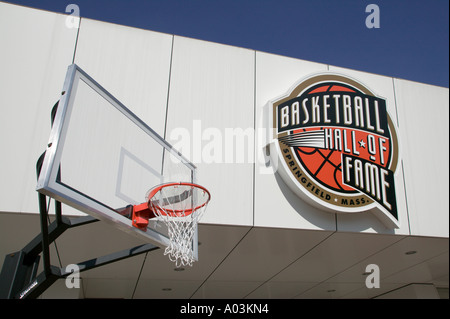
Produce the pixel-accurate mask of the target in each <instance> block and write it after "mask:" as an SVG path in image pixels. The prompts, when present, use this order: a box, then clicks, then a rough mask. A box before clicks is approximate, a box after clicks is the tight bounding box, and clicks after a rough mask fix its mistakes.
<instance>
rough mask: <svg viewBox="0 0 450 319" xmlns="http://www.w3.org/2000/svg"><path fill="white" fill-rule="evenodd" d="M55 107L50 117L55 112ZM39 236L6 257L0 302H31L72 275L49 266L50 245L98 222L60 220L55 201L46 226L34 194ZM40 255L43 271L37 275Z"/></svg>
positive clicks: (108, 259)
mask: <svg viewBox="0 0 450 319" xmlns="http://www.w3.org/2000/svg"><path fill="white" fill-rule="evenodd" d="M57 106H58V103H56V104H55V106H54V108H53V111H52V123H53V114H54V113H55V112H54V111H55V109H56V108H57ZM44 155H45V152H44V153H43V154H42V155H41V156H40V158H39V159H38V161H37V164H36V173H37V176H38V178H39V174H40V171H41V168H42V163H43V159H44ZM38 199H39V215H40V225H41V232H40V234H39V235H37V236H36V237H35V238H33V239H32V240H31V241H30V242H29V243H28V244H27V245H26V246H25V247H24V248H23V249H22V250H20V251H17V252H13V253H10V254H7V255H6V256H5V259H4V262H3V267H2V270H1V273H0V299H34V298H37V297H39V296H40V295H41V294H42V293H43V292H44V291H45V290H47V289H48V288H49V287H50V286H51V285H53V284H54V283H55V281H56V280H58V279H62V278H66V277H67V276H69V275H71V274H72V272H68V271H66V267H56V266H53V265H51V264H50V245H51V243H53V242H54V241H55V240H56V239H57V238H58V237H59V236H61V235H62V234H63V233H64V232H65V231H66V230H68V229H70V228H74V227H79V226H83V225H87V224H90V223H94V222H97V221H99V220H98V219H96V218H94V217H92V216H82V217H75V218H68V217H66V216H62V204H61V202H59V201H57V200H55V220H54V221H53V222H51V223H50V224H49V215H48V213H49V212H48V208H47V196H45V195H43V194H41V193H38ZM129 210H130V207H125V208H124V209H123V214H124V215H125V214H129ZM156 249H159V247H158V246H155V245H153V244H150V243H147V244H142V245H139V246H136V247H133V248H130V249H125V250H122V251H118V252H115V253H112V254H108V255H105V256H102V257H98V258H93V259H90V260H86V261H83V262H80V263H78V264H77V266H78V269H79V271H80V272H83V271H86V270H90V269H93V268H97V267H100V266H104V265H107V264H110V263H114V262H116V261H119V260H123V259H126V258H129V257H134V256H137V255H140V254H143V253H147V252H150V251H153V250H156ZM41 255H42V261H43V271H42V272H41V273H40V274H39V275H37V272H38V267H39V263H40V259H41Z"/></svg>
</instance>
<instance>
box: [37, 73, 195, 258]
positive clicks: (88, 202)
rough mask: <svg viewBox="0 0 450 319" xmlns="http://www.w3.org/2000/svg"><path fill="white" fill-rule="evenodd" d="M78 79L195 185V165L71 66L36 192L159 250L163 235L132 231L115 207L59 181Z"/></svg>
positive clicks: (130, 224)
mask: <svg viewBox="0 0 450 319" xmlns="http://www.w3.org/2000/svg"><path fill="white" fill-rule="evenodd" d="M80 80H82V81H84V82H85V83H86V84H87V85H89V86H90V88H91V89H93V90H94V91H95V92H96V93H98V94H99V95H100V96H102V97H103V98H104V99H105V100H106V101H108V102H109V104H111V105H112V106H114V107H115V108H116V109H117V110H118V111H120V112H121V113H122V114H123V115H124V116H126V117H127V118H128V119H129V120H130V121H132V122H133V123H134V124H135V125H136V126H138V127H139V128H140V129H141V130H142V131H143V132H145V133H146V134H148V136H149V137H150V138H153V139H154V140H156V141H157V142H158V143H159V144H160V145H161V146H162V147H163V148H164V149H165V150H167V151H168V152H170V154H171V155H173V156H174V157H175V158H177V159H178V160H179V161H180V162H182V163H183V164H184V165H186V166H187V167H188V168H189V169H191V172H192V173H191V182H192V183H195V182H196V166H195V165H194V164H193V163H191V162H190V161H189V160H188V159H186V158H185V157H184V156H183V155H182V154H181V153H180V152H178V151H177V150H175V149H174V148H173V147H172V145H170V144H169V143H168V142H167V141H166V140H165V139H163V138H162V137H161V136H160V135H159V134H158V133H156V132H155V131H154V130H153V129H152V128H151V127H149V126H148V125H147V124H146V123H145V122H144V121H142V120H141V119H140V118H139V117H138V116H136V114H134V113H133V112H132V111H131V110H130V109H128V108H127V107H126V106H125V105H124V104H122V103H121V102H120V101H119V100H118V99H116V98H115V97H114V96H113V95H112V94H111V93H109V92H108V91H107V90H106V89H105V88H104V87H102V86H101V85H100V84H99V83H97V82H96V81H95V80H94V79H93V78H92V77H90V76H89V75H88V74H87V73H86V72H84V71H83V70H82V69H81V68H80V67H79V66H77V65H76V64H72V65H70V66H69V67H68V70H67V74H66V78H65V81H64V85H63V90H62V95H61V98H60V101H59V105H58V109H57V112H56V114H55V118H54V122H53V125H52V130H51V132H50V137H49V140H48V143H47V148H46V151H45V157H44V161H43V165H42V168H41V172H40V175H39V178H38V182H37V186H36V191H38V192H39V193H41V194H44V195H46V196H49V197H52V198H54V199H55V200H57V201H60V202H62V203H64V204H66V205H69V206H71V207H73V208H75V209H77V210H79V211H81V212H83V213H86V214H89V215H91V216H93V217H94V218H97V219H99V220H102V221H104V222H107V223H109V224H112V225H113V226H115V227H117V228H119V229H120V230H122V231H124V232H126V233H129V234H131V235H134V236H137V237H139V238H141V239H143V240H145V241H146V242H150V243H152V244H155V245H157V246H159V247H166V246H167V245H168V244H169V239H168V238H167V236H165V235H163V234H161V233H159V232H157V231H156V230H153V229H150V228H147V230H146V231H142V230H139V229H137V228H135V227H134V226H133V225H132V221H131V219H129V218H127V217H125V216H122V215H120V214H119V213H118V212H117V211H116V209H119V207H114V208H111V207H108V206H107V205H105V204H102V203H101V202H99V201H97V200H95V199H94V198H91V197H90V196H89V195H87V194H83V193H81V192H79V191H77V190H76V189H74V188H72V187H70V186H69V185H65V184H64V183H62V182H61V181H60V180H59V177H58V176H59V169H60V167H61V165H63V163H61V157H62V152H63V149H64V142H65V137H66V135H67V129H68V124H69V122H70V114H71V112H72V109H73V107H74V96H75V94H73V92H74V91H75V90H76V88H77V85H78V82H79V81H80ZM164 154H165V153H164ZM153 186H155V185H149V188H151V187H153ZM143 195H144V194H143ZM193 252H194V256H195V259H196V260H198V227H196V229H195V236H194V242H193Z"/></svg>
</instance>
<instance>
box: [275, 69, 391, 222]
mask: <svg viewBox="0 0 450 319" xmlns="http://www.w3.org/2000/svg"><path fill="white" fill-rule="evenodd" d="M269 118H270V119H271V120H270V127H271V128H272V129H273V132H274V133H273V136H272V139H273V144H274V146H275V148H276V151H275V152H271V156H272V157H277V158H274V160H275V161H278V162H281V165H279V167H278V168H279V169H278V172H279V173H280V175H281V176H282V177H283V180H284V181H285V182H286V183H287V184H288V185H289V186H290V188H291V189H292V190H293V191H294V192H295V193H297V194H298V195H300V197H302V198H303V199H304V200H306V201H307V202H309V203H310V204H312V205H314V206H318V207H320V208H324V209H325V210H327V211H332V212H341V213H356V212H362V211H368V210H371V211H373V212H374V213H375V214H376V215H377V216H378V217H379V218H380V219H382V221H384V222H385V224H386V225H387V226H389V227H392V228H398V226H399V224H398V216H397V204H396V196H395V182H394V173H395V170H396V167H397V162H398V142H397V135H396V131H395V127H394V125H393V122H392V120H391V118H390V116H389V114H388V112H387V108H386V101H385V100H384V99H383V98H381V97H378V96H376V95H375V94H374V93H373V92H372V91H370V90H369V89H368V88H367V87H365V86H363V85H362V84H360V83H359V82H357V81H355V80H353V79H350V78H348V77H345V76H342V75H338V74H332V73H329V74H319V75H315V76H312V77H310V78H308V79H306V80H304V81H301V82H300V83H299V84H298V85H296V86H294V88H293V89H292V90H291V92H289V94H288V95H287V96H284V97H282V98H279V99H277V100H276V101H274V102H270V103H269Z"/></svg>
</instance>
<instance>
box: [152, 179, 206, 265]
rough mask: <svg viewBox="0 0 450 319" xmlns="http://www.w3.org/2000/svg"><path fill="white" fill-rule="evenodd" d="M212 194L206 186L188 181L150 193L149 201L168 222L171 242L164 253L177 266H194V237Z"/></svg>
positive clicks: (153, 208) (171, 184)
mask: <svg viewBox="0 0 450 319" xmlns="http://www.w3.org/2000/svg"><path fill="white" fill-rule="evenodd" d="M209 199H210V194H209V192H208V191H207V190H206V189H204V188H203V187H201V186H199V185H195V184H188V183H169V184H165V185H162V186H158V187H155V188H153V189H152V190H150V191H149V193H148V204H149V207H150V208H151V209H152V210H153V211H154V213H155V214H156V215H157V216H158V217H159V219H161V220H162V221H163V222H164V223H165V224H166V226H167V229H168V234H169V239H170V244H169V245H168V246H167V247H166V249H165V251H164V255H168V256H169V259H170V260H171V261H173V262H175V264H176V266H177V267H181V266H187V265H189V266H192V263H193V262H194V260H195V258H194V250H193V237H194V235H195V230H196V227H197V224H198V221H199V219H200V218H201V216H202V215H203V213H204V211H205V210H206V206H207V204H208V202H209Z"/></svg>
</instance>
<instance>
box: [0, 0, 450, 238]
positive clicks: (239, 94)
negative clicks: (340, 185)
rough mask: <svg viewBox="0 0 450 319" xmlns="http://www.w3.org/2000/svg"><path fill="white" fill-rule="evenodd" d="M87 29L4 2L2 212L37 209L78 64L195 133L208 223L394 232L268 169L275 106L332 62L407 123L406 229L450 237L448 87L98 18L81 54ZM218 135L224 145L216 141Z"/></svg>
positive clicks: (124, 96)
mask: <svg viewBox="0 0 450 319" xmlns="http://www.w3.org/2000/svg"><path fill="white" fill-rule="evenodd" d="M77 32H78V30H77V29H70V28H67V27H66V26H65V16H63V15H60V14H55V13H49V12H44V11H38V10H32V9H28V8H23V7H18V6H12V5H7V4H4V3H0V41H1V45H2V50H0V64H1V70H2V74H1V76H0V90H1V94H0V105H1V107H2V111H3V115H2V117H0V121H1V122H0V130H1V136H2V138H1V139H0V147H1V149H2V151H3V152H4V153H3V154H4V156H2V165H1V166H0V173H1V179H2V183H1V186H0V205H1V206H0V211H1V212H17V213H19V212H30V213H37V212H38V207H37V196H36V193H35V191H34V189H35V184H36V174H35V164H36V160H37V158H38V157H39V155H40V154H41V153H42V151H43V150H44V149H45V145H46V142H47V139H48V136H49V132H50V110H51V108H52V106H53V104H54V103H55V102H56V101H57V100H58V98H59V94H60V90H61V87H62V84H63V80H64V75H65V72H66V69H67V66H68V65H69V64H71V63H72V61H74V62H75V63H77V64H79V65H80V67H81V68H83V69H84V70H85V71H86V72H87V73H88V74H90V75H91V76H92V77H93V78H94V79H95V80H96V81H98V82H99V83H100V84H101V85H103V86H104V87H105V88H106V89H108V90H109V91H110V92H111V93H112V94H113V95H114V96H116V97H117V98H118V99H119V100H120V101H122V102H123V103H124V104H125V105H127V107H129V108H130V109H131V110H132V111H133V112H135V113H136V114H137V115H139V116H140V117H141V118H142V119H143V120H144V121H146V122H147V123H148V124H149V125H150V126H151V127H153V128H154V129H155V130H156V131H157V132H158V133H160V134H161V135H164V136H165V137H166V138H167V139H168V140H169V141H170V142H172V143H173V144H175V145H177V144H178V146H179V142H180V135H179V134H178V133H180V132H185V133H186V134H188V135H189V137H190V141H191V145H190V146H189V147H188V148H189V150H186V149H182V150H181V151H182V152H183V153H185V155H187V157H188V158H190V159H191V160H192V161H193V162H194V163H195V164H196V165H197V166H198V172H199V174H198V182H199V183H201V184H203V185H205V186H206V187H208V188H209V189H210V191H211V193H212V202H211V205H210V206H209V208H208V213H207V215H205V217H204V219H203V223H206V224H222V225H237V226H258V227H259V226H264V227H279V228H295V229H311V230H328V231H335V230H338V231H350V232H372V233H384V234H390V233H393V231H391V230H388V229H386V228H385V227H384V226H382V224H381V223H380V222H379V221H378V220H377V219H376V218H375V217H373V216H372V215H370V213H367V214H366V213H364V214H357V215H355V216H344V215H338V214H332V213H331V214H330V213H325V212H322V211H320V210H318V209H316V208H313V207H311V206H309V205H308V204H305V203H304V202H303V201H301V200H300V199H299V198H297V197H296V196H295V195H294V194H293V193H292V192H291V191H290V190H289V188H288V187H286V186H285V185H284V184H283V181H282V180H281V179H280V178H279V177H278V176H277V175H273V174H267V171H264V169H265V168H266V167H265V166H264V165H261V157H260V156H261V151H262V150H261V147H260V146H261V145H260V144H259V142H260V141H259V135H258V134H259V132H258V129H260V128H261V127H262V124H261V118H262V111H263V107H264V105H265V104H266V103H267V102H268V101H269V100H270V99H274V98H276V97H278V96H280V95H282V94H284V93H285V92H286V91H287V90H288V89H289V88H290V87H291V86H292V85H293V84H294V83H295V82H296V81H298V80H299V79H301V78H303V77H305V76H307V75H309V74H312V73H315V72H323V71H327V70H329V71H333V72H338V73H343V74H346V75H350V76H352V77H354V78H356V79H358V80H359V81H361V82H362V83H364V84H366V85H367V86H368V87H369V88H370V89H372V90H373V91H374V92H375V93H376V94H377V95H380V96H382V97H384V98H386V99H387V102H388V107H389V112H390V114H391V115H392V117H393V119H394V120H395V121H398V123H397V124H398V136H399V144H400V159H401V163H399V167H398V169H397V173H396V178H397V179H396V187H397V189H396V194H397V199H398V206H399V215H400V223H401V227H400V229H398V230H396V231H395V233H397V234H404V235H408V234H411V235H420V236H441V237H448V211H449V207H448V190H449V189H448V188H449V187H448V180H449V178H448V176H449V174H448V173H449V172H448V155H449V154H448V144H449V143H448V127H449V126H448V109H449V104H448V97H449V94H448V89H447V88H440V87H435V86H430V85H424V84H420V83H413V82H410V81H405V80H397V79H392V78H389V77H384V76H378V75H374V74H367V73H363V72H359V71H353V70H347V69H342V68H337V67H332V66H328V65H326V64H319V63H313V62H307V61H302V60H298V59H292V58H287V57H282V56H276V55H272V54H267V53H262V52H255V51H253V50H248V49H242V48H237V47H232V46H226V45H220V44H215V43H211V42H205V41H199V40H193V39H188V38H183V37H178V36H172V35H166V34H160V33H156V32H152V31H145V30H140V29H135V28H129V27H123V26H118V25H113V24H108V23H103V22H98V21H92V20H89V19H82V21H81V27H80V29H79V35H78V42H77V45H76V50H75V43H76V41H77ZM18 39H20V40H18ZM166 123H167V126H166ZM236 128H237V129H242V130H247V129H250V130H255V132H256V134H255V139H254V140H253V141H251V142H254V145H250V144H251V142H250V143H249V144H248V145H249V146H248V147H247V148H250V149H249V153H247V154H246V155H245V156H244V158H243V163H235V162H236V161H237V158H236V156H235V155H234V156H233V157H232V160H231V162H232V163H228V159H229V158H227V153H226V152H227V151H229V148H228V146H226V145H225V144H226V140H225V137H226V134H227V132H230V130H234V129H236ZM180 129H181V130H180ZM217 139H221V142H222V143H223V144H222V148H219V149H217V148H216V149H215V148H211V146H212V142H214V141H217ZM231 144H232V146H233V147H232V149H233V151H236V149H237V148H238V145H237V144H236V143H235V141H233V142H232V143H231ZM105 147H107V144H105ZM247 148H245V149H246V150H247ZM198 151H200V152H203V154H202V153H201V155H200V154H199V153H198ZM261 170H262V171H263V172H262V171H261Z"/></svg>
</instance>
